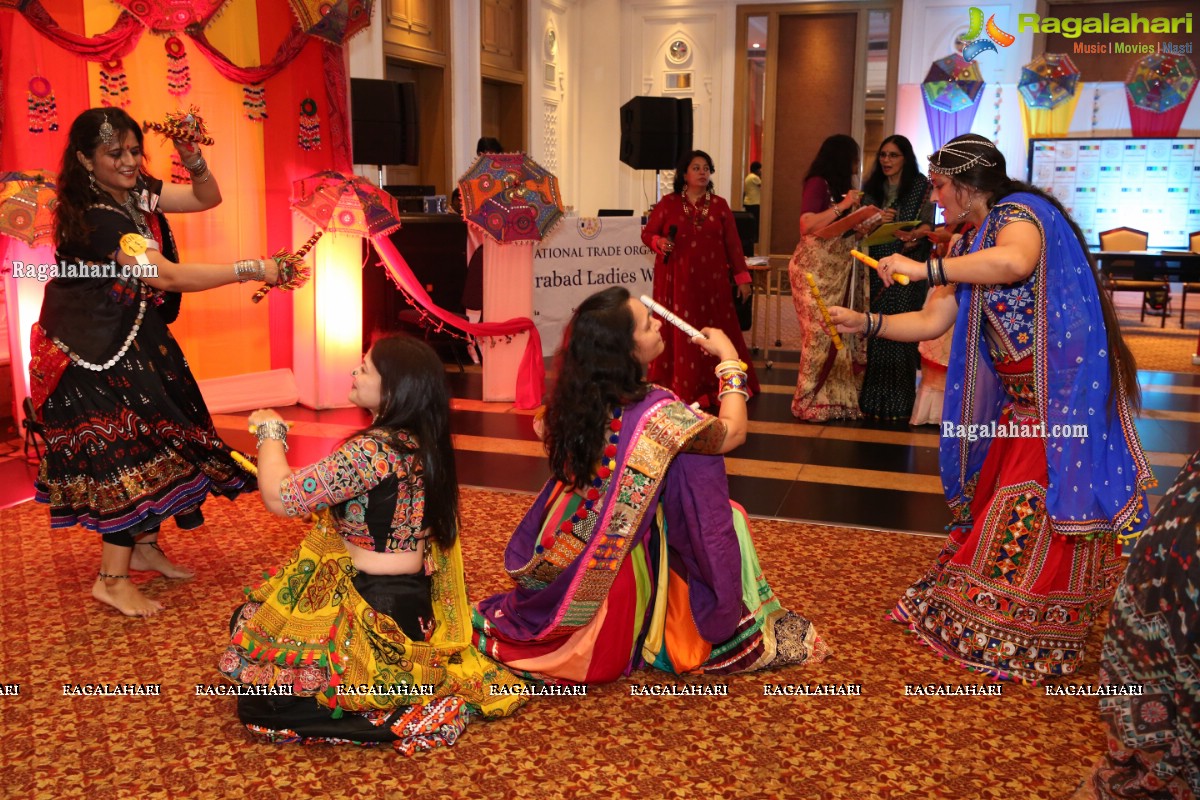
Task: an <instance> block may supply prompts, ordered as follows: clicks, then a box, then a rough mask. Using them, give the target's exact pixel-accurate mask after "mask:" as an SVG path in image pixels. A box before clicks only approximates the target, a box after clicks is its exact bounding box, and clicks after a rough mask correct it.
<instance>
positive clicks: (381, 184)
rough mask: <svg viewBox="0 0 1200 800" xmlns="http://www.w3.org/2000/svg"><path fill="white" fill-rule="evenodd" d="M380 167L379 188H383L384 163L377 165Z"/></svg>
mask: <svg viewBox="0 0 1200 800" xmlns="http://www.w3.org/2000/svg"><path fill="white" fill-rule="evenodd" d="M376 166H377V167H378V168H379V188H380V189H382V188H383V164H377V165H376Z"/></svg>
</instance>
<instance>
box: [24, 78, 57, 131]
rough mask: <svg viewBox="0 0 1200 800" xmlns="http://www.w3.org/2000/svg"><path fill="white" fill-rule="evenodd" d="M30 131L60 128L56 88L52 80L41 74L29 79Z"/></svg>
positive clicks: (27, 101)
mask: <svg viewBox="0 0 1200 800" xmlns="http://www.w3.org/2000/svg"><path fill="white" fill-rule="evenodd" d="M26 103H27V106H28V108H29V132H30V133H43V132H44V131H56V130H58V104H57V103H56V102H55V101H54V89H52V88H51V87H50V81H48V80H46V79H45V78H43V77H42V76H41V75H34V76H33V77H32V78H30V79H29V95H28V99H27V100H26Z"/></svg>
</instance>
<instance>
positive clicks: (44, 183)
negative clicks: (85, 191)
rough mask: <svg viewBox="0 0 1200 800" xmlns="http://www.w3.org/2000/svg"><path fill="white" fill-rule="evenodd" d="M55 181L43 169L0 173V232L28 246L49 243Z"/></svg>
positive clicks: (56, 197) (52, 232)
mask: <svg viewBox="0 0 1200 800" xmlns="http://www.w3.org/2000/svg"><path fill="white" fill-rule="evenodd" d="M55 181H56V179H55V176H54V175H52V174H51V173H50V172H48V171H47V170H44V169H35V170H30V171H28V172H5V173H0V234H3V235H5V236H11V237H13V238H14V239H20V240H21V241H23V242H25V244H27V245H30V246H31V247H38V246H40V245H47V244H53V243H54V207H55V206H56V205H57V204H58V194H57V188H58V187H57V186H56V183H55Z"/></svg>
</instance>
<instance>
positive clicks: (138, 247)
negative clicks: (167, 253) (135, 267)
mask: <svg viewBox="0 0 1200 800" xmlns="http://www.w3.org/2000/svg"><path fill="white" fill-rule="evenodd" d="M121 252H122V253H124V254H125V255H127V256H131V257H132V258H135V259H137V263H138V264H140V265H142V266H143V267H144V266H148V265H149V264H150V259H148V258H146V237H144V236H142V235H141V234H140V233H127V234H125V235H124V236H122V237H121Z"/></svg>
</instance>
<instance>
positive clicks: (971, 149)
mask: <svg viewBox="0 0 1200 800" xmlns="http://www.w3.org/2000/svg"><path fill="white" fill-rule="evenodd" d="M951 150H953V151H955V152H951ZM960 154H961V155H960ZM976 156H982V158H976ZM929 160H930V172H937V170H938V167H942V168H949V169H953V168H954V167H956V166H958V165H960V164H967V162H968V160H970V161H972V162H973V163H972V164H971V165H970V166H968V167H967V168H966V169H964V170H962V171H961V172H956V173H955V174H953V175H947V176H946V177H948V178H949V179H950V181H951V183H952V184H953V186H954V188H955V191H956V192H960V191H961V190H962V189H963V188H964V187H967V188H974V189H978V190H979V191H980V192H983V193H984V194H985V195H987V196H988V201H987V202H988V208H991V207H992V206H994V205H995V204H996V203H997V202H999V201H1000V200H1003V199H1004V198H1005V197H1007V196H1008V195H1010V194H1014V193H1016V192H1027V193H1029V194H1032V195H1036V196H1038V197H1040V198H1042V199H1043V200H1045V201H1046V202H1047V203H1050V204H1051V205H1053V206H1054V208H1056V209H1057V210H1058V213H1060V214H1062V216H1063V219H1065V220H1066V221H1067V223H1068V224H1069V225H1070V226H1071V230H1072V231H1073V232H1074V233H1075V238H1076V240H1078V242H1079V249H1080V250H1082V251H1083V255H1084V257H1085V258H1086V259H1087V262H1088V267H1089V268H1090V271H1091V273H1092V280H1093V282H1094V283H1095V285H1096V293H1097V294H1098V295H1099V296H1100V308H1101V310H1102V311H1103V313H1104V328H1105V334H1106V335H1107V338H1108V354H1109V355H1108V377H1109V380H1110V382H1111V383H1112V385H1113V386H1118V385H1119V386H1121V387H1122V388H1123V389H1124V390H1125V396H1126V397H1127V398H1128V400H1129V404H1130V406H1131V407H1132V408H1133V409H1134V410H1135V411H1136V410H1138V409H1140V408H1141V407H1142V390H1141V387H1140V386H1139V385H1138V380H1137V362H1136V361H1135V360H1134V357H1133V353H1132V352H1131V351H1130V349H1129V346H1128V345H1126V344H1125V339H1124V338H1123V337H1122V336H1121V325H1120V322H1119V321H1118V320H1117V312H1116V310H1115V309H1114V308H1113V304H1112V300H1110V299H1109V296H1108V292H1106V291H1104V289H1103V288H1102V287H1101V285H1100V272H1099V270H1097V269H1096V260H1095V259H1094V258H1092V253H1091V250H1089V249H1088V245H1087V239H1085V238H1084V236H1083V231H1081V230H1080V229H1079V225H1078V224H1077V223H1076V222H1075V220H1074V219H1073V218H1072V217H1071V215H1070V214H1068V213H1067V210H1066V209H1065V208H1063V204H1062V203H1060V202H1059V201H1058V199H1057V198H1055V197H1054V195H1052V194H1049V193H1047V192H1044V191H1042V190H1041V189H1039V188H1038V187H1036V186H1034V185H1032V184H1029V183H1025V182H1024V181H1018V180H1014V179H1013V178H1010V177H1009V176H1008V165H1007V163H1006V162H1005V160H1004V154H1003V153H1001V152H1000V150H999V148H997V147H996V146H995V145H994V144H992V141H991V140H990V139H988V138H986V137H984V136H980V135H979V134H976V133H967V134H964V135H962V136H957V137H955V138H953V139H951V140H950V141H948V142H946V144H945V145H943V146H942V149H941V150H938V151H937V152H936V153H934V154H933V155H932V156H930V158H929ZM1109 400H1110V409H1109V410H1110V411H1111V410H1113V409H1115V408H1116V404H1117V393H1116V392H1113V393H1112V394H1111V395H1110V397H1109Z"/></svg>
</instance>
